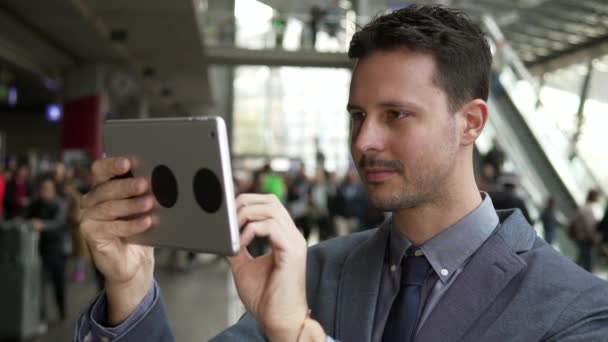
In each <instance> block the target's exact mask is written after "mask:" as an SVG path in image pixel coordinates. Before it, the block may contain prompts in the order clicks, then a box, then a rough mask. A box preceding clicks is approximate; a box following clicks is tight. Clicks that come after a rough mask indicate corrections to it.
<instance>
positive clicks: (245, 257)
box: [228, 245, 253, 271]
mask: <svg viewBox="0 0 608 342" xmlns="http://www.w3.org/2000/svg"><path fill="white" fill-rule="evenodd" d="M251 260H253V256H251V253H249V250H248V249H247V246H242V245H241V248H240V249H239V252H238V253H237V255H235V256H233V257H228V263H230V268H232V270H233V271H236V270H238V269H239V268H240V267H241V266H242V265H244V264H246V263H248V262H249V261H251Z"/></svg>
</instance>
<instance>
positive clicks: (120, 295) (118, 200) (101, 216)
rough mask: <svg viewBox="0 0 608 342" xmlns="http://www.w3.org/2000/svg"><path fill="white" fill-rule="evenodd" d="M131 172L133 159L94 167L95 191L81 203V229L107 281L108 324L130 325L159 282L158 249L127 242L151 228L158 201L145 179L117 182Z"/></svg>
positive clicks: (87, 195) (109, 159)
mask: <svg viewBox="0 0 608 342" xmlns="http://www.w3.org/2000/svg"><path fill="white" fill-rule="evenodd" d="M130 169H131V162H130V161H129V159H127V158H107V159H102V160H98V161H96V162H95V163H94V164H93V170H92V171H93V190H91V191H90V192H89V193H88V194H86V195H84V196H83V198H82V201H81V209H82V221H81V225H80V229H81V231H82V235H83V236H84V238H85V240H86V242H87V244H88V245H89V248H90V249H91V253H92V256H93V260H94V261H95V265H96V266H97V269H98V270H99V271H100V272H101V273H102V274H103V275H104V277H105V288H106V296H107V300H108V322H109V323H110V324H111V325H116V324H118V323H120V322H122V321H124V320H125V319H126V318H127V317H128V316H129V315H130V314H131V313H132V312H133V311H134V310H135V309H136V308H137V306H138V305H139V304H140V303H141V301H142V300H143V298H144V297H145V295H146V293H147V292H148V290H149V289H150V288H151V287H152V284H153V280H152V277H153V271H154V250H153V248H152V247H146V246H140V245H134V244H129V243H127V242H126V239H127V238H128V237H130V236H133V235H136V234H138V233H141V232H143V231H145V230H146V229H148V228H149V227H150V226H151V224H152V218H151V217H150V215H149V214H150V211H151V210H152V209H153V207H154V205H155V203H154V201H155V200H154V198H153V196H152V195H150V194H149V188H150V186H149V182H148V180H146V179H144V178H125V179H112V178H113V177H115V176H119V175H123V174H125V173H127V172H128V171H129V170H130Z"/></svg>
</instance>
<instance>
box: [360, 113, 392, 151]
mask: <svg viewBox="0 0 608 342" xmlns="http://www.w3.org/2000/svg"><path fill="white" fill-rule="evenodd" d="M352 139H353V149H354V150H355V151H357V152H360V153H367V152H381V151H382V150H384V147H385V140H386V132H385V130H384V128H383V126H382V124H381V123H379V122H378V121H377V120H374V119H373V117H371V116H369V117H368V118H367V119H366V120H365V121H363V123H362V124H361V126H360V127H359V129H358V130H354V131H353V137H352Z"/></svg>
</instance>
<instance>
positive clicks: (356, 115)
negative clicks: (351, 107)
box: [349, 112, 365, 121]
mask: <svg viewBox="0 0 608 342" xmlns="http://www.w3.org/2000/svg"><path fill="white" fill-rule="evenodd" d="M349 115H350V119H351V120H352V121H361V120H363V119H364V118H365V113H363V112H350V113H349Z"/></svg>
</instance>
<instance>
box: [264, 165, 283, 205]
mask: <svg viewBox="0 0 608 342" xmlns="http://www.w3.org/2000/svg"><path fill="white" fill-rule="evenodd" d="M261 174H262V176H261V177H262V179H261V184H260V185H261V188H260V190H261V193H264V194H273V195H275V196H277V198H278V199H279V200H280V201H281V203H285V201H286V200H287V185H286V184H285V178H283V176H282V175H280V174H279V173H277V172H273V170H272V169H271V167H270V165H269V164H266V165H265V166H264V168H263V169H262V171H261Z"/></svg>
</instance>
